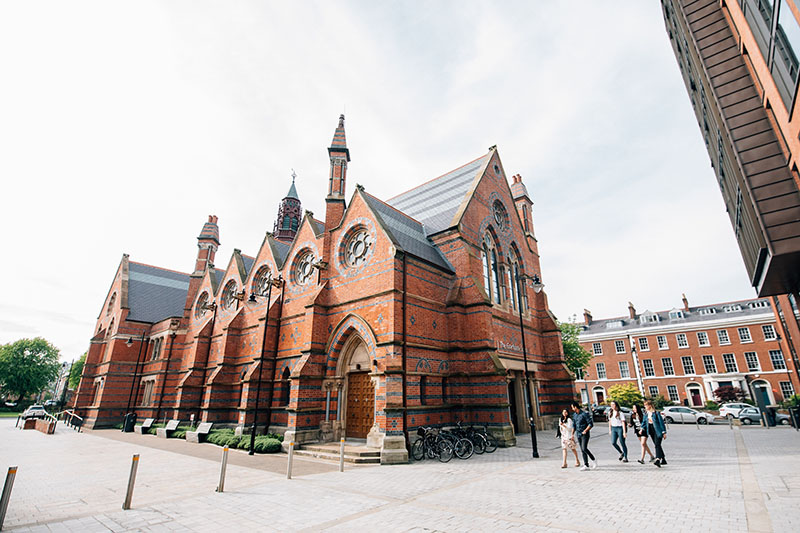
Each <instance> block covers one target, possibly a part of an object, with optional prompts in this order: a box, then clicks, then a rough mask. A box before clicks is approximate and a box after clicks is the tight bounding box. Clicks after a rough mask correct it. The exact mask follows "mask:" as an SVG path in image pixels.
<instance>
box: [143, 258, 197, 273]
mask: <svg viewBox="0 0 800 533" xmlns="http://www.w3.org/2000/svg"><path fill="white" fill-rule="evenodd" d="M128 264H129V265H130V264H134V265H141V266H146V267H150V268H155V269H157V270H164V271H166V272H174V273H175V274H183V275H184V276H189V274H188V273H187V272H181V271H180V270H173V269H171V268H164V267H160V266H155V265H150V264H147V263H142V262H141V261H131V260H130V259H129V260H128Z"/></svg>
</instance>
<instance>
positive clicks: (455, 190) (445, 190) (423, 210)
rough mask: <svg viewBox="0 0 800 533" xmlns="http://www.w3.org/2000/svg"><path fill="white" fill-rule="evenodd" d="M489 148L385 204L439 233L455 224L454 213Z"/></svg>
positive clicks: (467, 191)
mask: <svg viewBox="0 0 800 533" xmlns="http://www.w3.org/2000/svg"><path fill="white" fill-rule="evenodd" d="M491 156H492V152H488V153H487V154H485V155H482V156H481V157H479V158H478V159H475V160H474V161H471V162H469V163H467V164H466V165H464V166H462V167H459V168H457V169H455V170H452V171H450V172H448V173H447V174H445V175H443V176H439V177H438V178H435V179H433V180H431V181H429V182H427V183H423V184H422V185H420V186H419V187H415V188H413V189H411V190H410V191H406V192H404V193H402V194H400V195H398V196H395V197H394V198H391V199H389V200H387V202H386V203H387V204H389V205H390V206H392V207H394V208H396V209H399V210H400V211H402V212H403V213H405V214H406V215H408V216H410V217H412V218H414V219H416V220H418V221H420V222H421V223H422V224H424V225H425V230H426V231H427V234H428V235H433V234H434V233H439V232H440V231H444V230H446V229H448V228H450V227H452V226H453V225H454V221H453V219H454V217H455V214H456V212H457V211H458V209H459V207H460V206H461V204H462V203H463V202H464V199H465V197H466V196H467V194H468V193H470V192H471V190H472V183H473V181H474V180H475V177H476V176H477V174H478V171H479V170H480V169H481V168H483V166H484V165H485V164H486V161H487V160H488V158H490V157H491Z"/></svg>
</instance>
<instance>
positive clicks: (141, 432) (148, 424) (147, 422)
mask: <svg viewBox="0 0 800 533" xmlns="http://www.w3.org/2000/svg"><path fill="white" fill-rule="evenodd" d="M153 422H155V418H145V419H144V422H143V423H142V425H141V426H136V427H134V428H133V431H135V432H136V433H138V434H139V435H144V434H145V433H146V432H147V430H148V429H150V427H151V426H152V425H153Z"/></svg>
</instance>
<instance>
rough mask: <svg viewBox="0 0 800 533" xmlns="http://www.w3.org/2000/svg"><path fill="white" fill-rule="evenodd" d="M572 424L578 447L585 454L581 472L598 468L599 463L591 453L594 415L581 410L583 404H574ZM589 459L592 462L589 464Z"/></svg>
mask: <svg viewBox="0 0 800 533" xmlns="http://www.w3.org/2000/svg"><path fill="white" fill-rule="evenodd" d="M572 422H573V424H574V425H575V436H576V437H578V445H579V446H580V447H581V453H582V454H583V466H582V467H581V470H588V469H589V468H592V469H594V468H597V461H596V460H595V458H594V455H592V452H590V451H589V431H590V430H591V429H592V427H594V422H592V414H591V413H588V412H586V411H582V410H581V404H579V403H578V402H572ZM589 459H591V460H592V462H591V463H589Z"/></svg>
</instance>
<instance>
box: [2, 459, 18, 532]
mask: <svg viewBox="0 0 800 533" xmlns="http://www.w3.org/2000/svg"><path fill="white" fill-rule="evenodd" d="M16 477H17V467H16V466H9V467H8V474H6V483H5V485H3V495H2V496H0V529H3V522H4V521H5V519H6V510H7V509H8V500H10V499H11V489H12V488H13V487H14V478H16Z"/></svg>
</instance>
